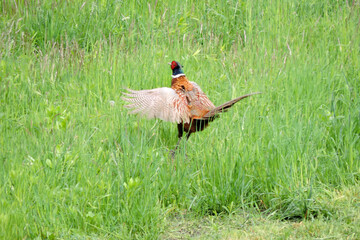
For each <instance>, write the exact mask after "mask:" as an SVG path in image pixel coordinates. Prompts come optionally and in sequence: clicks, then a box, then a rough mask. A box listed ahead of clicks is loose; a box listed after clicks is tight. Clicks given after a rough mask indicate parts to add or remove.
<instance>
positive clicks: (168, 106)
mask: <svg viewBox="0 0 360 240" xmlns="http://www.w3.org/2000/svg"><path fill="white" fill-rule="evenodd" d="M171 69H172V70H173V75H172V77H173V78H172V81H171V88H167V87H163V88H155V89H151V90H140V91H135V90H130V89H128V93H124V95H126V97H123V100H125V101H127V102H129V103H130V104H129V105H126V106H125V107H126V108H129V109H132V112H130V113H133V114H135V113H138V114H140V115H143V116H146V117H148V118H159V119H162V120H164V121H170V122H175V123H177V124H178V137H179V141H178V144H179V142H180V140H181V138H182V136H183V133H184V132H185V133H186V134H187V138H189V137H190V135H191V133H193V132H197V131H202V130H204V129H205V128H206V127H207V126H208V124H209V122H211V121H213V120H214V119H215V118H216V117H217V116H219V113H221V112H224V111H227V109H228V108H230V107H231V106H233V105H234V104H235V103H237V102H238V101H240V100H241V99H244V98H246V97H248V96H251V95H254V94H258V93H251V94H247V95H244V96H241V97H238V98H235V99H233V100H231V101H229V102H226V103H224V104H222V105H220V106H219V107H215V105H214V104H213V103H212V102H211V101H210V99H209V98H208V97H207V96H206V95H205V93H204V92H203V91H202V90H201V88H200V87H199V85H197V84H196V83H195V82H191V81H189V80H188V79H187V77H186V76H185V74H184V73H183V71H182V69H181V65H180V64H179V63H178V62H176V61H172V62H171ZM178 144H177V146H178ZM176 148H177V147H176Z"/></svg>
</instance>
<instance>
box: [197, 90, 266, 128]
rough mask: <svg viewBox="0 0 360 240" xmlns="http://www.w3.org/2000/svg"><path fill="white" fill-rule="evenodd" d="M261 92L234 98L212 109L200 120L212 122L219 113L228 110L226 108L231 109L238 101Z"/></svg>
mask: <svg viewBox="0 0 360 240" xmlns="http://www.w3.org/2000/svg"><path fill="white" fill-rule="evenodd" d="M260 93H261V92H256V93H249V94H246V95H244V96H241V97H238V98H235V99H233V100H231V101H228V102H226V103H224V104H222V105H220V106H218V107H216V108H214V109H213V110H211V111H209V112H208V113H207V114H205V115H204V116H203V117H202V118H201V119H203V120H206V119H209V120H210V121H211V120H213V119H214V118H215V117H216V116H217V115H218V114H219V113H221V112H226V111H227V110H228V108H230V107H232V106H233V105H234V104H235V103H237V102H238V101H240V100H242V99H244V98H247V97H249V96H252V95H255V94H260Z"/></svg>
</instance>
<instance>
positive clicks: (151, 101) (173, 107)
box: [122, 87, 190, 123]
mask: <svg viewBox="0 0 360 240" xmlns="http://www.w3.org/2000/svg"><path fill="white" fill-rule="evenodd" d="M127 91H128V93H124V95H126V96H127V97H122V99H123V100H124V101H126V102H129V103H130V104H129V105H126V106H125V107H126V108H129V109H132V111H131V112H130V113H131V114H136V113H138V114H139V115H141V116H145V117H147V118H159V119H161V120H164V121H168V122H175V123H180V122H185V123H188V122H190V110H189V106H188V104H187V101H186V98H185V97H181V96H179V95H178V94H176V92H175V91H174V90H173V89H171V88H167V87H163V88H155V89H150V90H140V91H135V90H131V89H127Z"/></svg>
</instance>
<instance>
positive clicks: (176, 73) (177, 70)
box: [169, 61, 185, 78]
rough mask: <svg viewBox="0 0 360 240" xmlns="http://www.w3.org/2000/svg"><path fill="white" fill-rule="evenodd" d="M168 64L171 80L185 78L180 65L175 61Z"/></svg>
mask: <svg viewBox="0 0 360 240" xmlns="http://www.w3.org/2000/svg"><path fill="white" fill-rule="evenodd" d="M169 64H170V65H171V70H172V78H178V77H180V76H185V73H184V72H183V70H182V66H181V65H180V63H178V62H176V61H172V62H170V63H169Z"/></svg>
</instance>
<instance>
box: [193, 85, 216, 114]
mask: <svg viewBox="0 0 360 240" xmlns="http://www.w3.org/2000/svg"><path fill="white" fill-rule="evenodd" d="M190 83H191V84H192V85H193V88H194V90H195V94H196V96H197V97H198V99H199V101H200V104H201V105H203V106H204V107H207V108H209V109H213V108H215V105H214V104H213V103H212V102H211V101H210V99H209V98H208V97H207V96H206V94H205V93H204V92H203V91H202V90H201V88H200V86H199V85H198V84H197V83H196V82H190Z"/></svg>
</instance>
